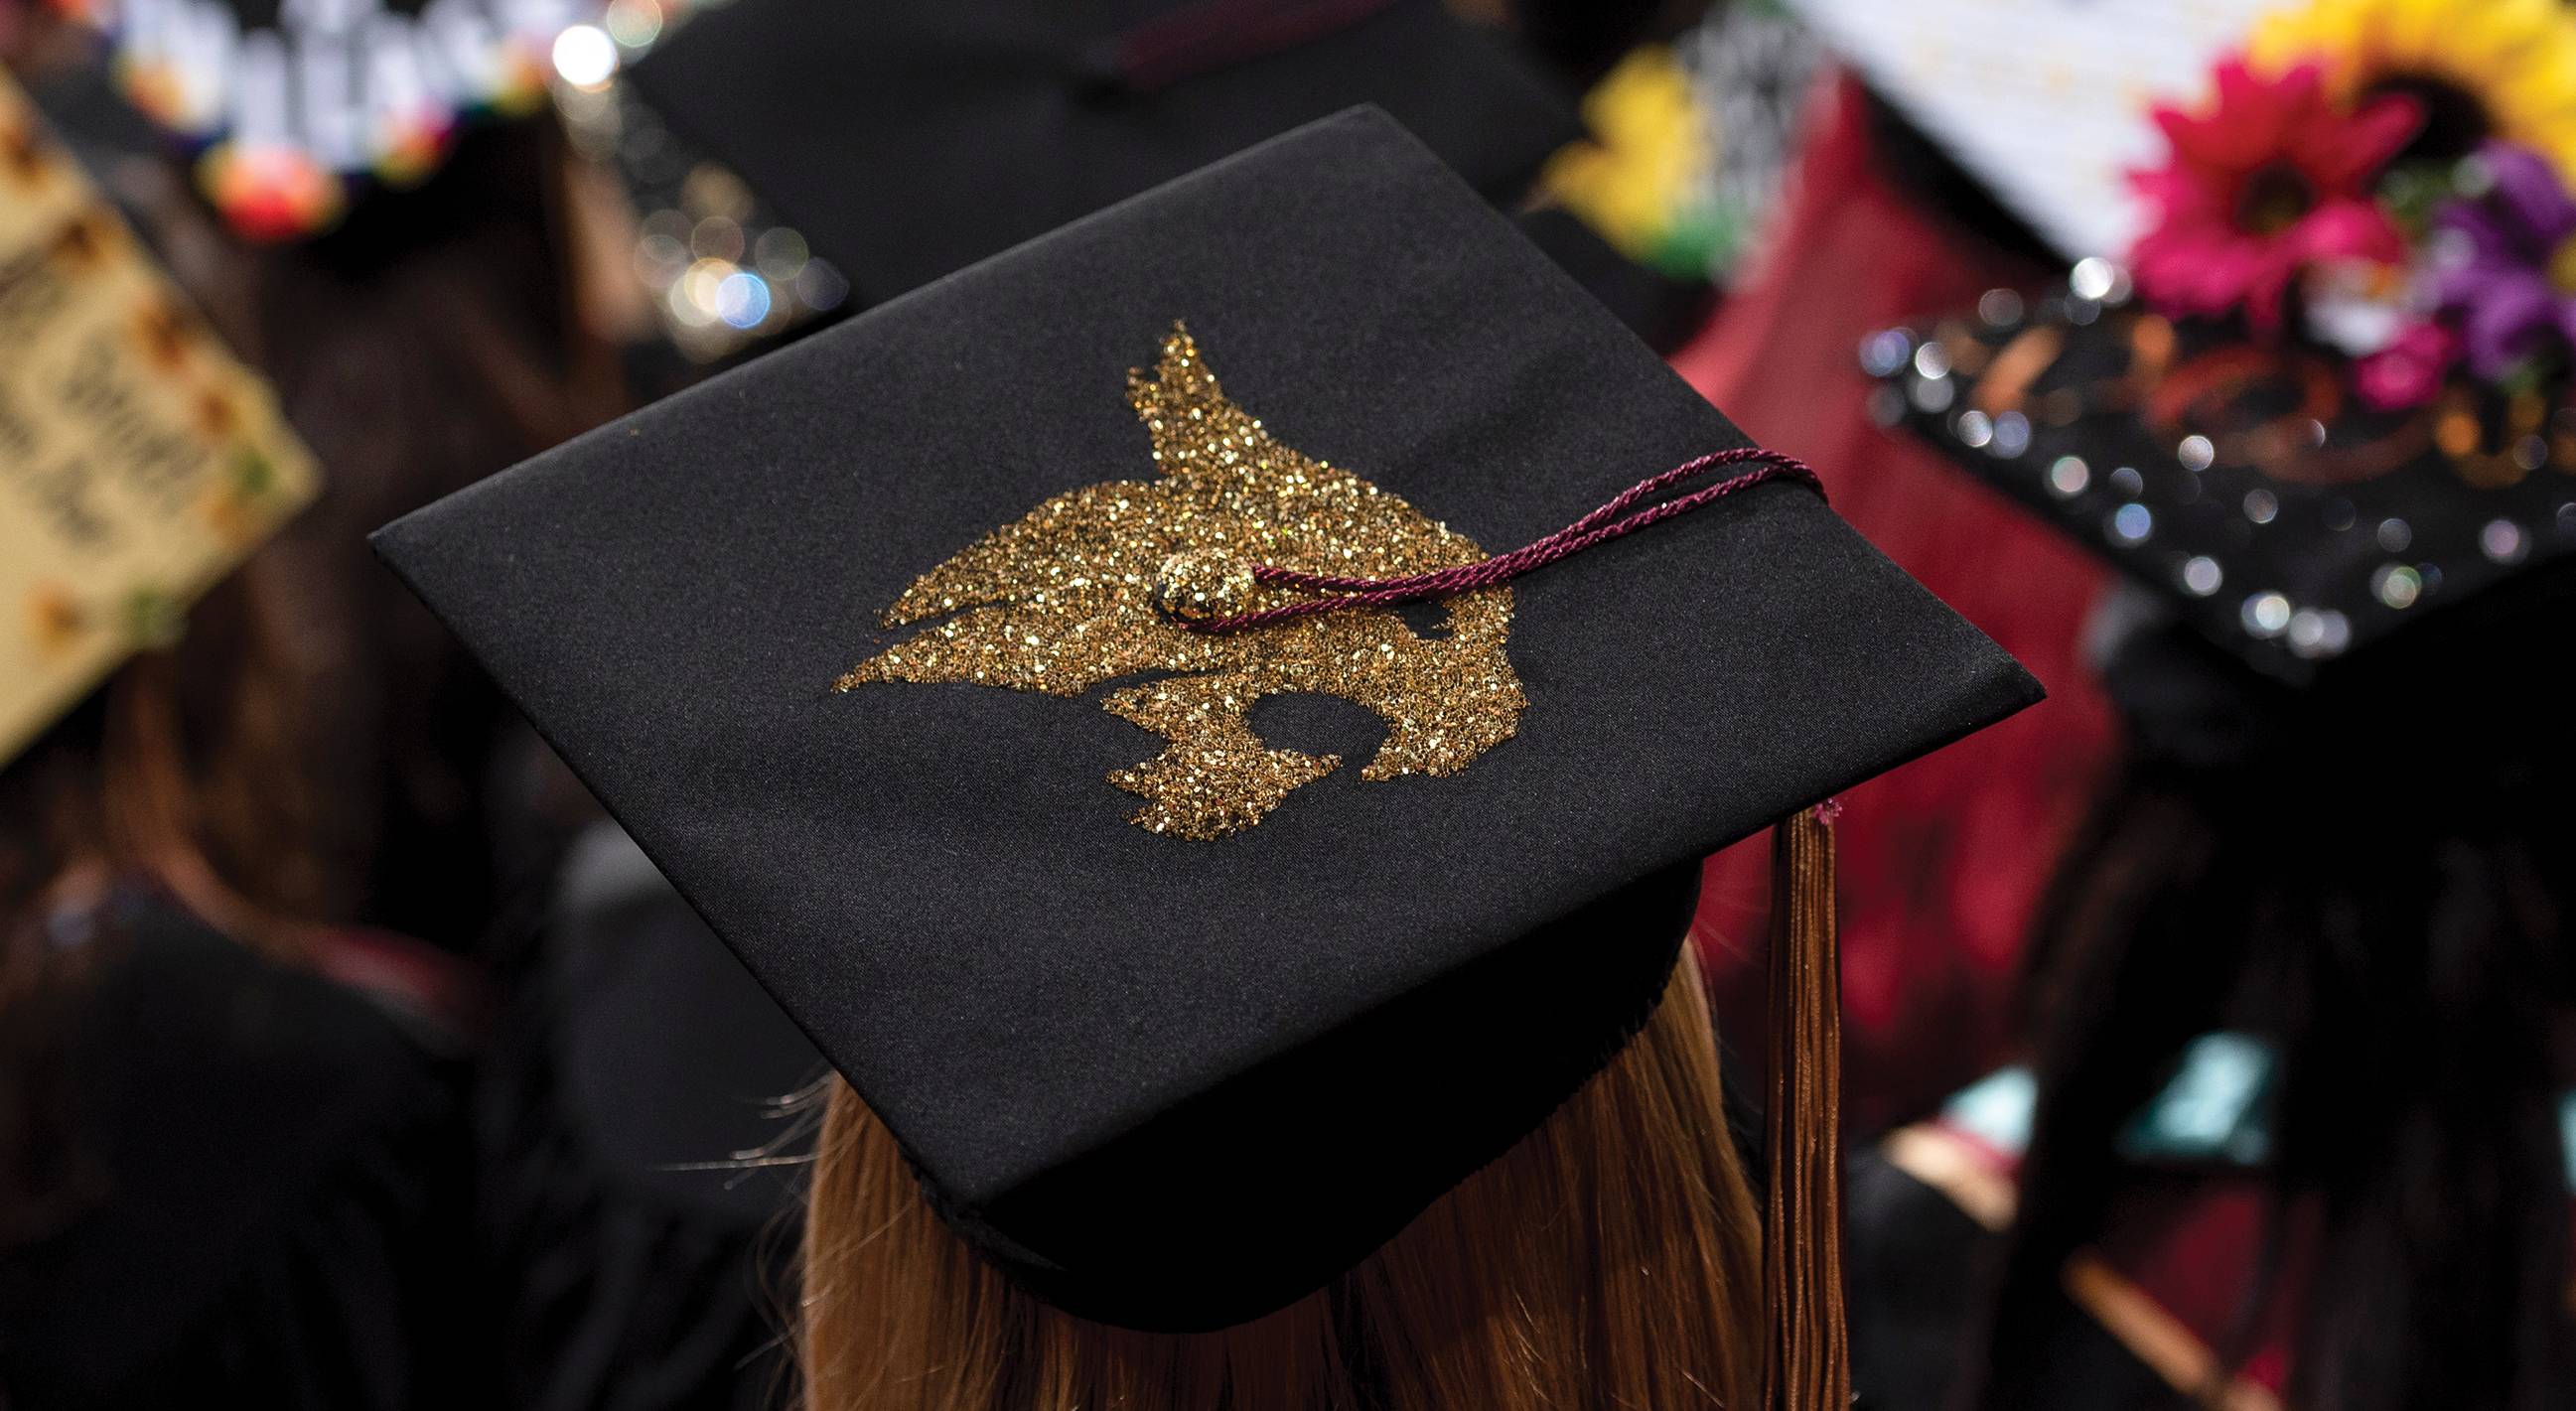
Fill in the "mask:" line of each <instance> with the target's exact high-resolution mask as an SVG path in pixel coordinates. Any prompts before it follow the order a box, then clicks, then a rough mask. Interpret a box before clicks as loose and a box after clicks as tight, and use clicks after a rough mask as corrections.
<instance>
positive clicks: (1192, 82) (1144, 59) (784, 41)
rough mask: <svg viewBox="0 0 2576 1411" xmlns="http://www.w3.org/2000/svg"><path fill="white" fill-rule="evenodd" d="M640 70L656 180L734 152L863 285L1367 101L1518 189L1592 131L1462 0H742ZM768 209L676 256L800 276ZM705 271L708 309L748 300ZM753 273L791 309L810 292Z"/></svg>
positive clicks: (802, 232)
mask: <svg viewBox="0 0 2576 1411" xmlns="http://www.w3.org/2000/svg"><path fill="white" fill-rule="evenodd" d="M623 81H624V83H625V84H626V85H627V86H630V87H631V89H632V92H633V95H634V96H635V98H636V99H637V100H639V102H638V104H637V106H638V107H640V110H641V111H638V112H635V113H634V114H633V115H632V117H631V119H630V120H629V121H628V128H629V130H628V131H627V132H625V133H623V134H621V138H620V140H619V145H618V147H617V151H618V154H619V157H620V160H621V161H622V162H623V163H624V164H625V165H626V166H627V168H628V169H629V171H630V172H632V173H634V174H635V175H636V176H637V177H638V180H637V182H636V184H637V185H638V186H640V187H644V188H646V189H648V190H649V189H652V188H654V187H656V186H660V187H666V188H670V189H673V190H675V191H676V190H678V189H679V188H680V187H681V184H682V180H681V179H683V178H685V177H686V176H687V175H688V174H689V173H690V172H691V171H693V170H694V169H695V168H696V166H697V162H696V161H694V160H692V159H691V158H690V157H689V156H687V155H683V154H694V157H695V158H698V159H703V160H704V161H706V162H711V163H713V164H715V165H716V167H717V168H719V169H722V170H726V171H729V172H730V173H731V175H732V176H733V177H736V178H739V185H741V186H743V187H747V188H748V191H749V192H750V193H751V194H752V195H753V196H755V197H757V198H758V200H759V202H760V204H761V205H762V206H763V207H765V208H766V212H767V214H768V215H769V216H770V217H773V218H774V224H775V225H776V226H778V227H783V228H784V229H785V230H787V231H788V232H790V236H791V237H792V239H791V238H789V237H780V239H781V240H782V241H785V242H786V243H787V244H788V245H790V246H792V247H793V248H796V249H799V250H804V249H810V251H811V252H812V254H814V255H815V256H818V257H820V258H822V259H823V260H825V261H828V262H829V264H830V265H831V266H833V267H834V268H836V269H837V271H838V275H839V276H840V277H841V278H843V279H846V281H847V286H848V287H847V289H846V291H844V290H841V289H838V288H834V289H832V291H831V294H832V299H833V302H834V303H838V302H840V301H841V299H842V297H843V296H844V295H846V299H847V301H848V302H849V303H850V304H852V305H854V306H858V307H864V306H866V305H869V304H873V303H878V302H881V301H883V300H886V299H890V298H892V297H894V296H895V295H898V294H901V293H903V292H905V291H907V290H909V289H912V288H915V287H916V286H919V285H922V284H925V283H928V282H929V281H931V280H933V279H936V278H938V277H940V276H941V275H944V274H947V273H949V272H950V271H952V270H956V269H959V268H962V267H963V266H965V265H968V264H971V263H973V262H974V261H976V260H979V259H982V258H983V257H985V256H987V255H990V254H993V253H995V252H997V251H1000V250H1004V249H1007V248H1009V247H1010V246H1012V245H1015V244H1017V243H1019V242H1020V241H1022V240H1026V239H1029V238H1031V237H1033V236H1037V235H1040V234H1043V233H1045V232H1046V231H1048V230H1051V229H1053V228H1055V227H1056V226H1059V225H1062V224H1063V223H1065V222H1066V221H1069V220H1073V219H1075V218H1077V217H1080V216H1084V215H1088V214H1090V213H1091V212H1093V211H1095V210H1098V209H1100V208H1101V207H1103V206H1106V205H1108V204H1110V203H1111V202H1113V201H1118V200H1121V199H1123V198H1125V197H1128V196H1132V195H1135V194H1136V193H1138V192H1140V191H1143V190H1145V189H1146V188H1148V187H1151V186H1153V185H1155V184H1156V183H1158V182H1162V181H1167V180H1170V179H1171V178H1173V177H1176V176H1179V175H1181V174H1183V173H1185V172H1188V171H1190V170H1192V169H1193V168H1196V167H1198V166H1201V165H1203V164H1205V163H1207V162H1211V161H1214V160H1216V159H1217V158H1219V157H1223V156H1226V155H1227V154H1229V153H1232V152H1235V151H1238V150H1240V149H1242V148H1244V147H1247V146H1250V145H1251V144H1253V143H1255V142H1258V141H1260V140H1262V139H1264V138H1267V137H1272V136H1275V135H1277V134H1279V133H1282V132H1285V131H1287V130H1288V129H1290V128H1292V127H1295V126H1297V125H1298V124H1300V123H1304V122H1308V121H1311V120H1313V119H1316V118H1320V117H1323V116H1325V115H1327V114H1330V113H1333V112H1336V111H1339V110H1340V109H1342V108H1344V107H1347V106H1349V105H1351V104H1353V103H1375V104H1378V105H1380V106H1381V107H1383V108H1384V109H1385V110H1386V111H1388V112H1389V113H1391V114H1393V115H1394V116H1395V118H1396V120H1397V121H1399V122H1401V123H1402V124H1404V126H1406V127H1407V128H1409V129H1411V130H1412V131H1413V132H1414V134H1415V135H1416V136H1418V137H1420V138H1421V139H1422V140H1423V141H1424V142H1425V143H1427V144H1429V146H1430V147H1431V149H1432V150H1433V151H1435V152H1437V153H1439V154H1440V156H1441V158H1442V159H1443V160H1445V161H1447V162H1448V163H1449V164H1450V166H1452V167H1453V168H1455V169H1456V170H1457V171H1458V172H1459V173H1460V174H1461V175H1463V176H1465V177H1466V178H1467V180H1468V182H1469V183H1470V184H1471V185H1473V186H1475V187H1476V189H1478V190H1479V191H1482V192H1483V193H1485V195H1486V196H1487V197H1488V198H1490V199H1492V200H1494V201H1497V202H1514V201H1517V200H1519V199H1521V198H1522V197H1523V196H1524V195H1525V194H1526V193H1527V192H1528V190H1529V188H1530V184H1531V182H1532V181H1533V179H1534V178H1535V177H1536V176H1537V174H1538V172H1539V170H1540V167H1541V166H1542V165H1543V164H1544V163H1545V161H1546V160H1547V158H1548V156H1549V154H1550V153H1552V152H1554V151H1555V150H1556V149H1557V148H1559V147H1560V146H1562V145H1563V144H1564V143H1566V142H1567V141H1569V140H1570V139H1572V138H1574V137H1576V136H1578V135H1579V134H1580V133H1581V131H1582V128H1581V124H1580V121H1579V120H1578V118H1577V116H1576V113H1575V108H1574V103H1573V99H1572V96H1571V95H1570V94H1567V93H1564V92H1561V91H1560V90H1559V89H1558V88H1557V86H1556V85H1555V83H1554V81H1553V80H1552V79H1551V78H1549V77H1548V76H1547V75H1546V74H1545V73H1544V71H1542V70H1541V69H1540V68H1538V67H1537V66H1536V65H1535V63H1534V62H1533V61H1532V60H1530V59H1528V58H1527V57H1525V56H1523V55H1522V54H1520V53H1519V52H1517V51H1516V50H1515V49H1513V48H1512V47H1511V45H1510V43H1509V41H1507V40H1506V39H1504V38H1503V37H1501V36H1499V35H1495V34H1489V33H1486V32H1483V31H1481V30H1479V29H1478V28H1477V27H1475V26H1473V25H1470V24H1468V23H1466V22H1464V21H1462V20H1459V19H1458V18H1456V17H1455V16H1453V15H1451V14H1450V13H1449V12H1448V10H1447V9H1446V8H1445V6H1444V5H1443V4H1442V3H1441V0H1286V2H1285V3H1268V2H1266V0H1265V3H1246V0H1080V3H1060V0H971V2H965V3H951V4H938V5H885V4H848V3H843V0H731V2H730V3H728V4H726V5H725V6H724V7H722V8H721V9H716V10H710V11H709V12H707V13H706V14H704V15H703V16H701V17H699V18H698V19H695V20H693V21H691V22H690V24H689V25H688V26H687V27H686V28H684V29H682V30H680V31H678V32H677V33H675V34H673V35H672V36H671V37H670V38H669V39H668V40H666V41H664V42H663V43H662V44H661V45H660V46H658V47H657V48H656V49H655V50H654V52H653V53H652V54H651V55H650V56H649V57H648V58H646V59H645V60H644V61H643V62H641V63H639V64H637V65H635V66H634V68H632V69H631V70H629V71H628V72H627V73H626V74H625V75H624V80H623ZM657 173H658V174H659V175H660V176H661V177H662V178H663V180H660V181H658V182H657V181H655V180H653V179H652V178H653V177H654V176H655V175H656V174H657ZM701 184H702V185H704V184H706V183H701ZM714 184H715V185H717V186H719V187H721V186H723V185H724V184H725V183H722V182H716V183H714ZM672 204H674V205H676V206H680V207H683V208H685V207H686V206H687V204H688V203H687V202H686V201H685V200H682V201H677V202H674V203H672ZM710 213H711V214H714V213H713V212H710ZM689 214H690V215H691V217H692V220H691V222H690V224H689V225H686V226H683V227H682V228H681V229H680V230H678V231H676V232H675V234H676V235H678V236H680V237H682V243H683V244H684V245H685V244H689V243H692V242H690V241H689V240H688V239H687V237H689V236H691V235H692V234H694V233H696V232H697V230H698V226H697V223H696V220H695V217H696V216H697V215H698V214H699V213H698V212H696V211H690V212H689ZM724 218H725V219H728V220H729V219H732V217H731V215H730V214H726V215H725V217H724ZM766 233H767V232H766V231H748V232H741V231H737V232H731V233H727V232H724V231H722V229H721V227H719V228H718V230H717V233H716V234H715V235H714V236H713V237H710V238H713V239H716V240H718V241H719V242H721V248H709V249H692V250H689V251H688V252H687V254H688V256H689V257H688V258H683V259H681V260H680V262H679V264H678V265H675V266H673V269H672V273H673V278H674V281H675V282H676V281H677V279H678V278H679V276H680V275H681V274H684V273H687V272H689V271H690V270H692V269H695V270H697V271H699V272H700V273H701V274H702V275H703V273H704V272H705V271H706V270H708V269H710V268H711V267H710V266H706V265H704V264H702V263H695V261H698V260H702V259H705V258H715V259H720V260H723V261H724V262H726V263H727V264H730V265H733V266H737V267H739V270H740V272H743V273H745V274H747V275H750V276H755V277H757V278H759V279H760V280H762V281H766V282H769V283H772V284H775V283H777V282H778V280H777V278H776V276H777V274H778V273H779V271H777V270H774V269H772V270H764V269H763V268H762V265H763V263H764V262H763V261H762V260H761V259H760V258H759V255H760V253H761V252H760V251H759V249H758V247H759V246H760V245H761V239H760V237H761V236H762V235H763V234H766ZM695 243H699V244H703V243H704V241H703V240H701V241H698V242H695ZM649 255H650V252H648V260H647V263H648V264H649V263H650V259H649ZM700 283H701V285H702V286H703V287H705V288H706V289H707V290H708V291H709V293H710V302H709V306H708V308H707V309H706V310H705V311H704V313H705V316H706V317H709V318H722V317H728V316H740V315H741V313H742V310H743V309H744V307H745V305H743V304H742V303H741V302H740V299H739V298H733V299H727V298H719V297H716V296H715V295H714V294H713V291H714V289H715V288H716V286H715V285H714V284H712V283H710V282H708V281H707V280H705V279H704V278H701V281H700ZM735 292H736V293H738V294H739V295H742V296H747V297H749V298H751V299H752V301H753V306H756V307H758V308H760V309H762V310H764V311H776V315H775V316H777V317H783V316H784V312H785V309H786V307H787V305H788V304H789V302H790V297H789V296H790V295H801V294H803V293H804V291H802V290H796V289H792V288H791V289H787V290H761V291H755V290H753V289H752V288H751V287H750V283H749V282H748V281H745V282H742V283H739V284H737V286H736V290H735ZM687 295H688V288H687V287H686V286H682V287H681V288H680V289H679V292H678V293H677V294H676V295H675V297H681V298H685V297H687ZM684 312H686V311H684Z"/></svg>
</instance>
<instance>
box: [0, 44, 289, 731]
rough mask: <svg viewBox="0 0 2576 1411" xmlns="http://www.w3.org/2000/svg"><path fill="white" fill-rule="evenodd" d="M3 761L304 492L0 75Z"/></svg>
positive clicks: (261, 407)
mask: <svg viewBox="0 0 2576 1411" xmlns="http://www.w3.org/2000/svg"><path fill="white" fill-rule="evenodd" d="M0 345H5V346H6V347H7V348H8V350H9V351H8V355H7V356H6V357H5V358H0V613H5V614H6V615H5V616H0V764H5V763H6V762H7V761H8V760H10V759H11V758H13V757H15V756H16V755H17V754H18V752H19V751H20V750H22V749H24V748H25V747H26V746H27V744H28V742H29V741H31V740H34V739H35V738H36V737H38V736H39V735H41V734H42V733H43V732H44V731H45V730H46V729H47V728H48V727H49V726H51V725H52V724H53V723H54V721H55V720H56V719H57V718H59V717H60V716H61V715H62V713H63V712H64V711H66V710H68V709H70V708H71V707H72V706H73V705H74V704H75V703H77V702H78V701H79V700H80V699H81V697H82V696H83V695H85V694H86V693H88V692H89V691H90V690H91V689H92V688H94V687H95V686H97V685H98V683H99V682H100V681H101V680H102V679H104V678H105V677H106V676H107V675H108V673H110V672H112V671H114V670H115V669H116V668H117V666H118V665H119V664H121V663H123V662H124V661H125V660H126V658H128V657H129V656H131V655H133V654H134V653H135V652H137V651H141V650H144V649H146V648H150V647H156V646H161V645H165V644H167V643H168V642H169V641H170V640H171V639H172V638H173V637H174V636H176V635H177V634H178V632H179V631H180V630H181V629H182V627H183V626H184V622H185V617H186V613H187V610H188V607H189V605H190V604H191V603H193V602H194V601H195V600H196V598H197V597H198V595H200V594H202V593H203V592H204V591H205V590H206V589H207V588H209V587H210V586H212V585H213V584H214V583H216V582H217V581H219V580H220V579H222V578H223V576H224V575H225V574H227V573H229V572H230V571H231V570H232V569H233V567H234V566H235V565H236V564H238V563H239V562H240V561H241V560H242V559H243V558H244V557H245V556H246V555H248V554H249V553H250V552H251V551H252V550H253V549H254V548H256V547H257V546H258V545H259V543H260V542H261V541H262V540H264V539H266V538H267V537H268V536H269V535H270V534H271V533H273V532H274V531H275V530H276V529H277V528H278V527H279V526H280V525H282V524H283V523H285V522H286V520H287V519H288V518H290V517H291V516H292V515H293V514H294V512H295V511H296V510H298V509H301V508H302V507H303V506H304V504H305V503H306V502H307V501H309V500H310V499H311V498H312V497H313V494H314V492H315V489H316V478H315V473H314V469H313V464H312V460H311V458H310V456H309V455H308V454H307V453H306V452H305V450H304V448H303V446H302V445H301V444H300V443H298V442H297V441H296V439H295V437H294V434H293V433H292V432H291V431H289V430H288V429H287V427H286V424H285V421H284V419H283V418H282V417H281V416H280V415H279V413H278V409H277V403H276V400H275V398H274V396H273V395H272V394H271V392H270V390H269V388H268V387H267V385H266V384H265V383H263V382H261V381H260V380H259V378H258V377H257V376H255V375H254V374H252V373H251V372H250V371H249V370H247V369H246V368H244V367H243V366H242V365H241V364H239V363H238V362H235V361H234V360H233V358H232V357H231V355H230V354H229V353H227V352H226V351H225V350H224V349H223V347H222V346H221V345H220V344H219V343H218V342H217V341H216V340H215V338H214V336H213V335H212V333H210V332H209V331H208V330H207V328H206V327H205V325H204V323H203V321H202V320H201V319H199V317H198V316H197V314H196V311H195V310H194V309H192V308H190V307H189V306H188V305H187V303H186V301H185V300H184V299H183V298H181V296H180V295H179V292H178V290H177V289H176V288H175V287H174V286H172V285H171V284H170V282H169V281H168V279H166V278H165V277H164V276H163V275H162V274H161V272H160V271H159V269H158V268H156V267H155V266H154V265H153V264H152V262H151V258H150V256H149V255H147V254H146V253H145V252H144V250H143V247H142V245H141V243H140V242H138V241H137V240H136V239H135V238H134V235H133V233H132V232H131V231H129V230H127V229H126V228H125V225H124V223H123V222H122V221H121V220H119V219H118V218H117V215H116V213H115V211H114V209H113V208H112V207H110V206H109V205H108V204H107V202H106V201H105V199H104V198H102V197H101V196H100V195H99V193H98V191H97V190H96V189H95V188H94V187H92V186H91V185H90V184H89V182H88V180H87V178H86V177H84V176H83V175H82V174H81V172H80V168H79V167H78V165H77V164H75V163H74V162H73V161H72V159H71V158H70V157H69V156H68V155H67V154H66V153H65V152H64V151H63V150H62V149H61V148H60V147H59V146H57V145H55V143H54V141H53V139H52V137H51V136H50V135H49V134H48V133H47V132H46V131H45V130H44V128H43V125H42V124H41V122H40V121H39V120H38V118H37V115H36V110H35V106H34V105H33V104H32V103H31V102H29V101H28V99H27V97H26V95H25V94H24V93H23V92H21V91H20V90H19V89H18V87H17V86H16V84H15V83H13V82H12V81H11V80H10V79H9V77H8V76H7V75H6V74H5V73H0Z"/></svg>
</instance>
